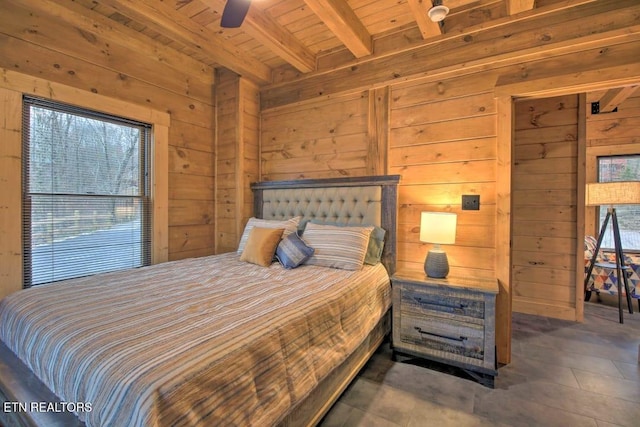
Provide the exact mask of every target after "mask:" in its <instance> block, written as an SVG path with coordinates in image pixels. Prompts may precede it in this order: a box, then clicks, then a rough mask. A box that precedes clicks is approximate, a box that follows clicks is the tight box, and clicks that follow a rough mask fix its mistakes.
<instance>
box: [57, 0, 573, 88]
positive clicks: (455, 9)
mask: <svg viewBox="0 0 640 427" xmlns="http://www.w3.org/2000/svg"><path fill="white" fill-rule="evenodd" d="M562 1H563V0H537V1H534V0H444V1H443V4H444V5H446V6H447V7H449V8H450V13H449V15H448V16H447V18H446V19H445V20H444V22H443V23H442V24H441V25H439V24H437V23H433V22H431V21H430V20H429V19H428V17H427V10H428V9H429V8H430V7H431V0H253V1H252V3H251V6H250V8H249V12H248V14H247V16H246V18H245V20H244V22H243V24H242V26H241V27H240V28H235V29H228V28H221V27H220V17H221V14H222V10H223V9H224V5H225V0H164V1H160V0H135V1H132V0H76V1H75V2H64V6H63V7H66V8H69V10H70V11H72V12H76V13H78V14H81V15H83V16H84V17H93V19H96V17H99V18H100V19H103V20H105V19H106V20H108V21H106V22H109V23H112V24H113V22H114V21H115V23H117V24H118V25H124V26H126V27H128V30H127V31H130V30H134V31H136V32H138V33H140V35H141V36H144V37H148V38H150V39H153V41H154V42H155V43H159V44H162V45H165V46H166V47H168V48H170V49H174V50H176V51H179V52H181V54H185V55H188V56H189V57H192V58H194V59H195V60H197V61H198V62H200V63H203V64H206V65H207V66H209V67H213V68H216V67H225V68H228V69H230V70H232V71H234V72H236V73H238V74H240V75H243V76H246V77H248V78H250V79H251V80H253V81H255V82H256V83H257V84H258V85H266V84H269V83H276V82H281V81H286V80H289V79H293V78H296V77H299V76H300V75H301V74H305V73H311V72H317V71H321V70H329V69H332V68H335V67H338V66H341V65H344V64H347V63H350V62H353V61H356V60H358V59H366V58H368V57H371V56H382V55H387V54H389V53H393V52H394V51H396V50H398V49H404V48H407V47H410V46H416V45H417V44H420V43H427V42H433V41H434V40H436V38H437V37H442V36H443V34H455V33H456V32H458V33H460V32H462V31H464V30H465V29H468V28H471V27H474V28H479V27H482V26H490V25H491V22H492V21H493V22H496V21H499V20H504V19H508V18H509V17H510V16H512V15H516V14H521V13H522V14H526V13H534V11H532V9H534V8H541V7H546V6H550V5H554V4H559V3H562ZM86 9H91V10H86Z"/></svg>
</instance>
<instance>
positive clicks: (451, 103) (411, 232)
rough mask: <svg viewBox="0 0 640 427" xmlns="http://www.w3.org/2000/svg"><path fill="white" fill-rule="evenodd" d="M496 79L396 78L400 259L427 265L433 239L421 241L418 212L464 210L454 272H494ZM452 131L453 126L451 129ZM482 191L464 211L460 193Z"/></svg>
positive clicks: (392, 157)
mask: <svg viewBox="0 0 640 427" xmlns="http://www.w3.org/2000/svg"><path fill="white" fill-rule="evenodd" d="M492 90H493V87H492V83H491V82H490V81H483V80H482V79H481V78H479V76H477V75H472V76H465V77H461V78H453V79H448V80H441V81H435V82H428V83H422V82H416V83H412V84H404V85H398V86H394V87H393V89H392V92H391V99H392V102H391V120H390V128H391V137H390V150H389V165H390V172H391V173H393V174H401V175H402V181H401V187H400V190H399V205H400V206H399V210H398V227H399V232H398V235H399V242H398V266H399V268H413V269H422V268H423V264H424V259H425V257H426V254H427V252H428V250H429V249H430V248H431V244H427V243H422V242H420V241H419V232H420V227H419V224H420V213H421V212H422V211H436V212H438V211H447V212H454V213H456V214H457V215H458V225H457V230H456V243H455V245H450V246H443V248H444V249H445V250H446V251H447V256H448V259H449V264H450V268H451V273H450V274H451V275H469V274H471V275H478V276H482V277H495V275H494V264H495V263H494V258H495V234H496V233H495V232H496V229H495V224H496V187H495V184H496V166H497V163H496V147H497V146H496V102H495V99H494V96H493V92H492ZM454 129H455V131H453V130H454ZM452 131H453V132H452ZM463 194H472V195H479V196H480V210H478V211H462V210H461V201H462V198H461V196H462V195H463Z"/></svg>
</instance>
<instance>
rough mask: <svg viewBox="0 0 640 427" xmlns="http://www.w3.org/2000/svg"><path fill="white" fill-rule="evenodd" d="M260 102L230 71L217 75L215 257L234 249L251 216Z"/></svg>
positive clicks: (246, 83) (253, 89) (245, 82)
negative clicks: (216, 254) (250, 187)
mask: <svg viewBox="0 0 640 427" xmlns="http://www.w3.org/2000/svg"><path fill="white" fill-rule="evenodd" d="M259 100H260V97H259V93H258V88H257V86H255V85H254V84H253V83H251V82H250V81H248V80H246V79H244V78H241V77H240V76H238V75H237V74H235V73H233V72H231V71H227V70H219V71H218V83H217V85H216V106H217V121H218V126H217V127H216V130H217V134H218V136H217V147H216V150H217V155H216V168H217V172H216V200H215V209H216V233H217V239H216V253H222V252H232V251H235V250H236V249H237V247H238V243H239V241H240V237H241V236H242V231H243V230H244V225H245V224H246V222H247V220H248V219H249V218H250V217H251V216H252V215H253V194H252V193H251V190H250V189H249V183H251V182H255V181H258V170H259V162H258V155H259V141H260V139H259V137H258V128H259Z"/></svg>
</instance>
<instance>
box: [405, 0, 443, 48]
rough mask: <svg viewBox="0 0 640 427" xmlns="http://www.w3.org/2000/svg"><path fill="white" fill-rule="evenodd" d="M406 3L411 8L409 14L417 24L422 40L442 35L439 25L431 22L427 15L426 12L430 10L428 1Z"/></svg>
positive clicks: (417, 0)
mask: <svg viewBox="0 0 640 427" xmlns="http://www.w3.org/2000/svg"><path fill="white" fill-rule="evenodd" d="M407 3H408V4H409V7H410V8H411V12H412V13H413V17H414V19H415V20H416V23H417V24H418V28H419V29H420V34H422V38H423V39H428V38H429V37H433V36H439V35H440V34H442V27H441V26H440V24H439V23H438V22H433V21H432V20H431V19H429V16H428V15H427V11H428V10H429V9H430V8H431V1H430V0H407Z"/></svg>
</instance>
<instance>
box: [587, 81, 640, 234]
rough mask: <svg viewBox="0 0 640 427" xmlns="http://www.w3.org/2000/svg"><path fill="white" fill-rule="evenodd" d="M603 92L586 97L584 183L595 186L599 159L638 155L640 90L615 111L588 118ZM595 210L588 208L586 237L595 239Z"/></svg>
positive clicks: (639, 142)
mask: <svg viewBox="0 0 640 427" xmlns="http://www.w3.org/2000/svg"><path fill="white" fill-rule="evenodd" d="M604 93H605V92H604V91H597V92H592V93H589V94H588V96H587V161H586V164H587V166H586V174H587V177H586V179H587V182H597V180H598V173H597V163H596V159H597V157H598V156H610V155H616V154H640V89H638V88H637V89H636V90H635V92H633V94H632V95H631V96H629V98H627V99H626V100H624V101H623V102H622V103H621V104H620V105H619V106H618V111H616V112H611V113H601V114H591V108H590V106H591V102H595V101H598V100H600V98H601V97H602V96H603V94H604ZM598 232H599V230H598V222H597V221H596V208H595V207H587V209H586V218H585V234H587V235H591V236H597V235H598Z"/></svg>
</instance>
